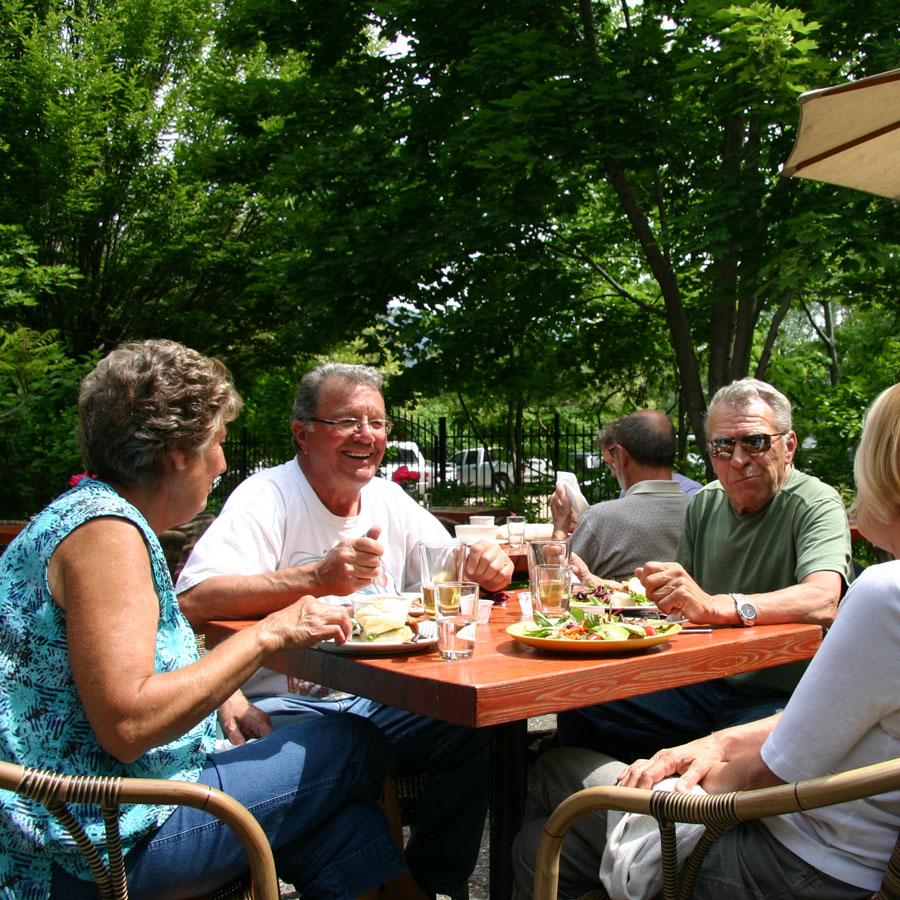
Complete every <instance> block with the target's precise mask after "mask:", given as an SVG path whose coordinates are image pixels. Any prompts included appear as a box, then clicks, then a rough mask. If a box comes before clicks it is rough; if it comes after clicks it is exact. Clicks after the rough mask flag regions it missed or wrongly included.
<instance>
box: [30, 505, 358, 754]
mask: <svg viewBox="0 0 900 900" xmlns="http://www.w3.org/2000/svg"><path fill="white" fill-rule="evenodd" d="M48 581H49V584H50V590H51V593H52V594H53V598H54V600H55V601H56V603H57V604H58V605H59V606H60V607H61V608H62V609H64V610H65V612H66V633H67V638H68V643H69V658H70V664H71V667H72V674H73V676H74V679H75V684H76V686H77V688H78V693H79V695H80V697H81V702H82V704H83V705H84V708H85V712H86V713H87V716H88V719H89V721H90V723H91V727H92V728H93V729H94V733H95V734H96V736H97V740H98V741H99V743H100V745H101V746H102V747H103V748H104V749H105V750H107V752H109V753H110V754H112V755H113V756H115V757H116V758H117V759H120V760H121V761H123V762H132V761H133V760H135V759H137V758H138V757H140V756H141V755H142V754H143V753H145V752H146V751H147V750H149V749H150V748H152V747H155V746H159V745H160V744H164V743H166V742H167V741H170V740H173V739H175V738H177V737H179V736H180V735H182V734H184V733H185V732H186V731H188V730H189V729H190V728H191V727H192V726H193V725H195V724H196V723H197V722H198V721H200V719H202V718H203V717H204V716H206V715H208V714H209V713H210V712H212V711H213V710H215V709H216V708H217V707H218V706H219V705H220V704H221V703H222V702H223V701H224V700H225V699H226V698H228V697H230V696H231V695H232V694H233V693H234V692H235V691H236V690H237V689H238V688H239V687H240V685H241V684H243V682H244V681H245V680H246V679H247V678H248V677H249V676H250V675H251V674H252V673H253V672H254V671H255V670H256V669H257V668H258V667H259V666H260V665H261V663H262V662H263V661H264V660H265V659H266V658H267V657H268V656H269V655H270V654H272V653H274V652H276V651H278V650H281V649H283V648H285V647H308V646H311V645H312V644H314V643H316V642H317V641H320V640H327V639H329V638H334V639H336V640H338V641H344V640H346V639H347V638H348V637H349V635H350V619H349V616H348V615H347V612H346V611H345V610H344V609H343V608H341V607H337V606H327V605H325V604H322V603H318V602H317V601H315V600H313V598H310V597H304V598H302V599H300V600H298V601H297V602H295V603H293V604H291V605H290V606H288V607H286V608H285V609H283V610H279V611H278V612H275V613H272V614H271V615H269V616H267V617H266V618H265V619H263V620H261V621H260V622H258V623H256V624H254V625H253V626H252V627H250V628H248V629H246V630H244V631H242V632H241V633H240V634H237V635H234V636H233V637H232V638H230V639H229V640H227V641H225V642H224V643H222V644H220V645H219V646H217V647H215V648H214V649H213V650H212V651H211V652H210V653H208V654H206V655H205V656H204V657H203V658H202V659H201V660H200V661H199V662H197V663H194V664H193V665H190V666H187V667H185V668H183V669H179V670H177V671H174V672H164V673H157V672H156V671H155V665H154V664H155V655H156V640H157V625H158V620H159V600H158V598H157V596H156V593H155V591H154V589H153V580H152V575H151V569H150V562H149V556H148V551H147V547H146V545H145V543H144V540H143V536H142V535H141V533H140V531H139V530H138V529H137V528H136V527H135V526H134V525H133V524H131V523H129V522H127V521H126V520H124V519H117V518H100V519H93V520H91V521H90V522H87V523H85V524H84V525H82V526H81V527H79V528H77V529H76V530H75V531H73V532H72V533H71V534H70V535H69V536H68V537H66V538H65V539H64V540H63V541H62V542H61V543H60V545H59V547H58V548H57V550H56V551H55V553H54V554H53V557H52V558H51V561H50V566H49V568H48Z"/></svg>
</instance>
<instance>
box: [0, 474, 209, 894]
mask: <svg viewBox="0 0 900 900" xmlns="http://www.w3.org/2000/svg"><path fill="white" fill-rule="evenodd" d="M98 516H117V517H121V518H124V519H127V520H129V521H130V522H133V523H134V524H135V525H136V526H137V527H138V528H139V529H140V530H141V532H142V533H143V535H144V540H145V542H146V544H147V550H148V554H149V559H150V564H151V568H152V573H153V584H154V587H155V589H156V594H157V597H158V598H159V624H158V628H157V639H156V671H157V672H168V671H173V670H175V669H180V668H183V667H184V666H187V665H189V664H190V663H192V662H194V661H196V660H197V658H198V654H197V644H196V640H195V638H194V634H193V631H192V630H191V627H190V625H189V623H188V621H187V619H185V617H184V616H183V615H182V613H181V610H180V609H179V607H178V603H177V601H176V599H175V591H174V588H173V586H172V579H171V577H170V575H169V569H168V566H167V565H166V559H165V555H164V554H163V550H162V547H161V546H160V543H159V540H158V539H157V537H156V535H155V534H154V533H153V531H152V529H151V528H150V526H149V525H148V524H147V521H146V520H145V519H144V517H143V516H142V515H141V513H140V512H139V511H138V509H137V508H136V507H134V506H132V505H131V504H130V503H128V502H127V501H126V500H124V499H123V498H122V497H120V496H119V495H118V494H117V493H116V492H115V491H114V490H113V489H112V488H111V487H110V486H109V485H107V484H105V483H104V482H102V481H95V480H91V479H88V478H85V479H82V481H81V482H80V483H79V484H78V485H77V486H76V487H74V488H72V490H70V491H68V492H67V493H65V494H63V495H61V496H60V497H58V498H57V499H56V500H54V501H53V502H52V503H51V504H50V505H49V506H47V507H46V508H45V509H44V510H43V511H42V512H41V513H39V514H38V515H37V516H36V517H35V518H34V520H33V521H32V522H31V523H29V525H28V526H27V527H26V528H25V529H24V530H23V531H22V533H21V534H20V535H19V536H18V537H17V538H16V539H15V540H14V541H13V543H12V544H10V546H9V547H8V548H7V550H6V552H5V553H4V554H3V556H2V557H0V758H2V759H4V760H7V761H9V762H14V763H18V764H20V765H25V766H35V767H38V768H46V769H50V770H53V771H57V772H62V773H64V774H71V775H83V774H94V775H112V776H124V777H137V778H166V779H172V780H180V781H196V780H197V777H198V775H199V773H200V770H201V769H202V767H203V765H204V763H205V761H206V757H207V755H208V754H209V753H211V752H212V750H213V747H214V739H215V717H214V716H213V715H211V716H208V717H207V718H206V719H204V720H203V721H201V722H199V723H198V724H197V725H196V726H194V727H193V728H192V729H191V730H190V731H188V732H187V734H184V735H182V736H181V737H180V738H178V739H177V740H174V741H171V742H170V743H168V744H165V745H163V746H161V747H156V748H154V749H153V750H150V751H148V752H147V753H145V754H144V755H143V756H142V757H141V758H140V759H138V760H136V761H135V762H133V763H129V764H125V763H121V762H119V761H118V760H116V759H115V758H114V757H112V756H110V755H109V754H108V753H107V752H106V751H105V750H103V749H102V748H101V747H100V745H99V744H98V743H97V740H96V738H95V737H94V733H93V731H92V730H91V726H90V724H89V723H88V721H87V717H86V716H85V713H84V709H83V708H82V706H81V702H80V701H79V699H78V692H77V691H76V689H75V683H74V681H73V679H72V672H71V670H70V668H69V654H68V646H67V643H66V617H65V613H64V612H63V611H62V610H61V609H60V608H59V607H58V606H57V605H56V604H55V603H54V602H53V598H52V597H51V596H50V590H49V587H48V584H47V565H48V563H49V561H50V557H51V555H52V554H53V551H54V550H55V549H56V547H57V546H58V545H59V543H60V541H62V540H63V538H65V537H66V536H67V535H68V534H70V533H71V532H72V531H73V530H74V529H75V528H77V527H78V526H79V525H82V524H83V523H84V522H87V521H88V520H90V519H93V518H96V517H98ZM110 640H111V641H113V640H116V635H112V634H111V635H110ZM172 809H173V807H171V806H126V807H124V809H123V815H122V822H121V831H122V838H123V847H124V849H125V851H126V853H127V851H128V850H129V849H130V848H131V847H133V846H134V845H135V844H136V843H137V842H138V841H140V840H141V839H142V838H143V837H145V836H146V835H147V834H148V833H149V832H151V831H153V830H154V829H155V828H157V827H158V826H159V825H161V824H162V823H163V822H164V821H165V820H166V819H167V818H168V817H169V815H170V814H171V812H172ZM73 813H74V814H75V816H76V818H77V819H78V820H79V822H80V823H81V825H82V826H83V827H84V829H85V830H86V831H87V833H88V835H89V836H90V837H91V838H92V839H93V840H99V842H100V843H101V845H102V835H103V824H102V820H101V819H100V814H99V810H98V809H97V808H96V807H86V806H83V805H78V806H75V807H74V808H73ZM52 862H56V863H57V864H58V865H60V866H61V867H62V868H63V869H65V870H66V871H68V872H70V873H72V874H74V875H78V876H80V877H84V878H89V877H90V875H89V869H88V867H87V865H86V864H85V862H84V860H83V858H82V856H81V852H80V851H79V850H78V848H77V847H76V846H75V844H74V842H73V841H72V840H71V838H70V837H69V835H68V833H67V832H66V831H65V830H64V829H63V828H62V827H61V826H60V825H59V824H58V823H57V822H56V820H55V819H54V818H53V817H52V816H50V815H49V814H48V813H47V812H46V810H45V809H44V807H43V806H41V805H40V804H38V803H34V802H33V801H30V800H26V799H24V798H21V797H18V796H17V795H15V794H13V793H11V792H9V791H3V790H0V897H2V898H4V900H46V898H48V897H49V896H50V877H51V876H50V873H51V868H52V866H51V863H52Z"/></svg>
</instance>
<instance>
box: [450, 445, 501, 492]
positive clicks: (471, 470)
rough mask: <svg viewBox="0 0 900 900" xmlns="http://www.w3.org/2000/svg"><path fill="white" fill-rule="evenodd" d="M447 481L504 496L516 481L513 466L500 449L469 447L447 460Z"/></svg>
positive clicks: (458, 451)
mask: <svg viewBox="0 0 900 900" xmlns="http://www.w3.org/2000/svg"><path fill="white" fill-rule="evenodd" d="M446 473H447V481H448V482H453V481H457V482H459V483H460V484H465V485H467V486H469V487H480V488H490V489H491V490H492V491H493V492H494V493H495V494H503V493H505V492H506V491H508V490H509V486H510V485H511V484H512V483H513V481H514V480H515V478H514V476H513V464H512V462H511V461H510V460H509V456H508V455H507V454H506V451H504V450H501V449H500V448H499V447H467V448H466V449H465V450H457V451H456V453H454V454H453V455H452V456H450V457H449V458H448V459H447V469H446Z"/></svg>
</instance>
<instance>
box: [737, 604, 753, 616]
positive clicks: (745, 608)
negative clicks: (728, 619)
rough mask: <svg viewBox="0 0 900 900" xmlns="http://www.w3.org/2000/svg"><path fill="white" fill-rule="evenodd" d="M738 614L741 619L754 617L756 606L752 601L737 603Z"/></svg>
mask: <svg viewBox="0 0 900 900" xmlns="http://www.w3.org/2000/svg"><path fill="white" fill-rule="evenodd" d="M738 615H739V616H740V617H741V618H742V619H755V618H756V607H755V606H754V605H753V604H752V603H741V604H739V605H738Z"/></svg>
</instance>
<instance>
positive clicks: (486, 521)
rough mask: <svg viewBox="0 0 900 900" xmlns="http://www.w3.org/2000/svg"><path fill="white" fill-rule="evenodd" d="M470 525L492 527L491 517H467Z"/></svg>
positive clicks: (492, 520)
mask: <svg viewBox="0 0 900 900" xmlns="http://www.w3.org/2000/svg"><path fill="white" fill-rule="evenodd" d="M469 524H470V525H493V524H494V517H493V516H469Z"/></svg>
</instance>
